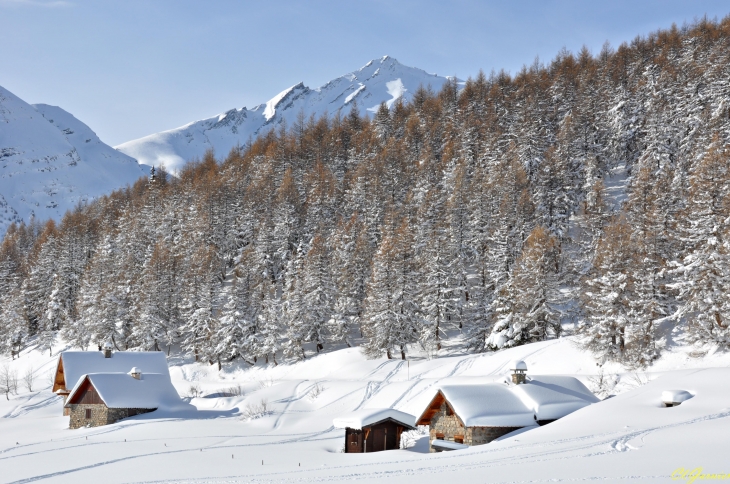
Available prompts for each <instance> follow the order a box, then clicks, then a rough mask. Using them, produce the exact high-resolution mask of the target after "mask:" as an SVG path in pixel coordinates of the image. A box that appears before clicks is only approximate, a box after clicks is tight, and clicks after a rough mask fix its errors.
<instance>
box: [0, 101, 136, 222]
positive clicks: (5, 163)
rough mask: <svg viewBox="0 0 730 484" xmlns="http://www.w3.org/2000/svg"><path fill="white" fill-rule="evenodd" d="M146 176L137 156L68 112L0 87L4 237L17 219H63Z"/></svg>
mask: <svg viewBox="0 0 730 484" xmlns="http://www.w3.org/2000/svg"><path fill="white" fill-rule="evenodd" d="M143 175H144V172H143V171H142V169H141V168H140V166H139V164H138V163H137V162H136V161H135V160H134V159H132V158H130V157H129V156H127V155H125V154H123V153H120V152H118V151H117V150H115V149H114V148H112V147H111V146H109V145H106V144H104V143H103V142H102V141H101V140H100V139H99V138H98V137H97V136H96V134H95V133H94V132H93V131H92V130H91V129H90V128H89V127H88V126H86V125H85V124H84V123H82V122H81V121H79V120H78V119H76V118H75V117H73V116H72V115H71V114H69V113H68V112H66V111H64V110H63V109H61V108H59V107H56V106H48V105H46V104H36V105H30V104H28V103H26V102H25V101H23V100H22V99H20V98H19V97H17V96H15V95H14V94H13V93H11V92H10V91H8V90H6V89H4V88H3V87H0V236H2V234H4V233H5V230H6V229H7V227H8V225H10V223H11V222H13V221H15V222H19V221H21V220H25V221H28V220H29V219H30V217H31V216H35V217H37V218H39V219H41V220H45V219H48V218H53V219H56V220H58V219H60V218H61V217H62V216H63V214H64V213H65V212H66V211H67V210H69V209H71V208H73V207H74V206H75V205H76V204H78V203H79V202H83V201H86V200H91V199H93V198H95V197H98V196H101V195H104V194H107V193H109V192H111V191H112V190H114V189H116V188H119V187H122V186H125V185H126V184H128V183H129V184H131V183H134V182H135V181H136V180H137V179H138V178H139V177H140V176H143Z"/></svg>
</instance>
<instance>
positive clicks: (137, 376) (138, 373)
mask: <svg viewBox="0 0 730 484" xmlns="http://www.w3.org/2000/svg"><path fill="white" fill-rule="evenodd" d="M129 374H130V375H132V378H134V379H135V380H141V379H142V372H141V371H140V369H139V368H137V367H136V366H135V367H134V368H132V369H131V370H130V371H129Z"/></svg>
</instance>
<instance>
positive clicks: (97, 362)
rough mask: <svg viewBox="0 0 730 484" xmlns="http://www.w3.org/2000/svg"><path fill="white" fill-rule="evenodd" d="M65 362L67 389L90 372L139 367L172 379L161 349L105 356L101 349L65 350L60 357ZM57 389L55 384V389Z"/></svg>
mask: <svg viewBox="0 0 730 484" xmlns="http://www.w3.org/2000/svg"><path fill="white" fill-rule="evenodd" d="M61 363H62V364H63V375H64V381H65V382H66V389H70V388H73V387H74V386H75V385H76V384H77V383H78V381H79V378H81V376H82V375H86V374H88V373H127V372H129V370H130V369H131V368H132V367H137V368H139V369H140V370H141V372H142V373H143V374H144V373H159V374H161V375H166V376H167V380H168V381H169V380H170V370H169V368H168V367H167V359H166V358H165V354H164V353H163V352H161V351H116V352H113V353H112V355H111V358H104V353H103V352H101V351H65V352H63V353H61V356H60V357H59V364H61ZM55 390H56V388H55V386H54V391H55Z"/></svg>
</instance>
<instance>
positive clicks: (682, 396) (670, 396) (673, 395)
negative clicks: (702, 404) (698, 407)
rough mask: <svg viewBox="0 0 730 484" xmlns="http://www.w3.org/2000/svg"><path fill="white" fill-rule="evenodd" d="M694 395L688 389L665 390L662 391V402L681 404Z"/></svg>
mask: <svg viewBox="0 0 730 484" xmlns="http://www.w3.org/2000/svg"><path fill="white" fill-rule="evenodd" d="M693 396H694V395H692V394H691V393H690V392H688V391H686V390H665V391H663V392H662V402H663V403H665V404H675V405H676V404H679V403H682V402H684V401H686V400H689V399H690V398H692V397H693Z"/></svg>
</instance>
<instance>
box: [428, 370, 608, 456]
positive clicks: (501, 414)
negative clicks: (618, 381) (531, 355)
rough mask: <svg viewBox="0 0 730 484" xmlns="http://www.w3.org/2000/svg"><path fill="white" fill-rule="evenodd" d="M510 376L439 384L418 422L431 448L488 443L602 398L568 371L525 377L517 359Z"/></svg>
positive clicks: (431, 449)
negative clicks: (502, 379)
mask: <svg viewBox="0 0 730 484" xmlns="http://www.w3.org/2000/svg"><path fill="white" fill-rule="evenodd" d="M512 371H513V373H512V379H511V381H507V382H503V383H486V384H472V385H448V386H443V387H441V388H440V389H439V390H438V391H437V392H436V395H435V396H434V397H433V399H432V400H431V402H430V403H429V404H428V406H427V407H426V409H425V410H424V412H423V413H422V414H421V416H420V417H419V418H418V419H417V420H416V424H417V425H428V426H429V441H430V451H431V452H440V451H442V450H456V449H460V448H465V447H467V446H471V445H480V444H486V443H488V442H491V441H493V440H494V439H497V438H499V437H501V436H503V435H506V434H508V433H510V432H513V431H515V430H518V429H521V428H524V427H530V426H536V425H544V424H546V423H550V422H552V421H554V420H556V419H558V418H561V417H564V416H565V415H567V414H569V413H571V412H574V411H575V410H578V409H580V408H583V407H585V406H587V405H590V404H592V403H595V402H597V401H598V399H597V398H596V397H595V395H593V393H591V391H590V390H588V389H587V388H586V387H585V386H584V385H583V384H582V383H581V382H580V381H578V380H577V379H575V378H573V377H565V376H540V377H535V378H530V379H528V378H527V375H526V371H527V366H526V365H525V363H524V362H522V361H519V362H514V363H513V366H512Z"/></svg>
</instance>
